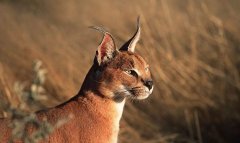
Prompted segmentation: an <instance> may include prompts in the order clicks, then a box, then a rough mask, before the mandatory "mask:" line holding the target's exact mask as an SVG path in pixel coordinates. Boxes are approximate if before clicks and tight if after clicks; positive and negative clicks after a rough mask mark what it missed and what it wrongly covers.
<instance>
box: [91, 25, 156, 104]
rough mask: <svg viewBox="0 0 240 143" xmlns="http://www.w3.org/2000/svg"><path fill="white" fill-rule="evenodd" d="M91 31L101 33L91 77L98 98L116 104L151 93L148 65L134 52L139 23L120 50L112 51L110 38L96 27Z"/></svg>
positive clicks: (145, 96)
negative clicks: (100, 96)
mask: <svg viewBox="0 0 240 143" xmlns="http://www.w3.org/2000/svg"><path fill="white" fill-rule="evenodd" d="M95 29H98V30H100V31H102V32H103V33H104V37H103V40H102V42H101V43H100V45H99V46H98V49H97V52H96V56H95V60H94V65H93V75H92V77H93V79H94V81H95V82H96V85H97V86H96V88H97V89H96V90H97V91H98V92H99V94H102V95H103V96H106V97H107V98H111V99H113V100H114V101H116V102H121V101H122V100H124V99H125V98H134V99H145V98H147V97H148V96H149V95H150V94H151V93H152V91H153V81H152V78H151V73H150V70H149V64H148V63H147V62H146V61H145V60H144V59H143V57H141V56H140V55H139V54H136V53H135V52H134V50H135V46H136V44H137V42H138V40H139V37H140V30H141V29H140V26H139V20H138V26H137V31H136V33H135V34H134V36H133V37H132V38H131V39H130V40H129V41H127V42H126V43H125V44H124V45H123V46H122V47H121V48H120V49H117V48H116V45H115V43H114V40H113V37H112V36H111V34H109V33H108V32H106V31H103V30H102V29H100V28H99V27H95Z"/></svg>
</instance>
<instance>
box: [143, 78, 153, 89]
mask: <svg viewBox="0 0 240 143" xmlns="http://www.w3.org/2000/svg"><path fill="white" fill-rule="evenodd" d="M144 85H145V86H147V88H148V89H149V90H151V89H152V87H153V81H152V80H147V81H145V82H144Z"/></svg>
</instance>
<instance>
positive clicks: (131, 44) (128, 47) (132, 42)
mask: <svg viewBox="0 0 240 143" xmlns="http://www.w3.org/2000/svg"><path fill="white" fill-rule="evenodd" d="M140 33H141V27H140V17H138V19H137V31H136V32H135V34H134V35H133V37H132V38H131V39H129V40H128V41H127V42H126V43H125V44H124V45H123V46H122V47H121V48H120V49H119V50H120V51H130V52H134V51H135V47H136V44H137V42H138V41H139V39H140Z"/></svg>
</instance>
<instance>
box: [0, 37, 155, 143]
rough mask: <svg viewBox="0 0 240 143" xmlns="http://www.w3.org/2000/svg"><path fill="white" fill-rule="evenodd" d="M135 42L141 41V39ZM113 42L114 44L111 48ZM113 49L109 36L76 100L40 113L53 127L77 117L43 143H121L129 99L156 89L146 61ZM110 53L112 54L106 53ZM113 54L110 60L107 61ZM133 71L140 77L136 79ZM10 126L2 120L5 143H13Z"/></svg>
mask: <svg viewBox="0 0 240 143" xmlns="http://www.w3.org/2000/svg"><path fill="white" fill-rule="evenodd" d="M105 34H106V33H105ZM135 35H137V34H135ZM138 35H139V34H138ZM105 36H106V35H105ZM109 38H110V40H109ZM133 39H139V37H138V38H133ZM109 41H110V42H111V44H108V42H109ZM134 42H137V41H134ZM106 43H107V44H106ZM108 46H110V47H108ZM113 46H115V45H114V42H113V41H111V37H109V35H108V37H107V40H106V41H104V39H103V42H102V44H101V45H100V47H99V49H98V51H99V52H101V55H99V54H97V55H96V56H98V57H97V60H96V58H95V62H94V64H93V66H92V68H91V69H90V71H89V72H88V74H87V76H86V78H85V80H84V82H83V85H82V87H81V90H80V91H79V93H78V94H77V95H76V96H75V97H73V98H72V99H70V100H69V101H67V102H65V103H63V104H61V105H59V106H57V107H54V108H51V109H47V110H43V111H39V112H37V113H36V114H37V117H38V118H39V119H40V120H41V119H43V118H46V119H47V120H48V122H50V123H52V124H55V123H56V122H57V121H58V120H59V119H61V118H65V117H67V116H68V115H69V114H72V115H73V118H71V119H70V121H68V122H67V123H66V124H64V125H63V126H61V127H59V128H58V129H56V130H55V131H54V132H53V133H52V134H50V135H49V137H48V138H47V139H45V140H44V141H41V142H50V143H66V142H71V143H116V142H117V136H118V131H119V121H120V118H121V116H122V111H123V107H124V104H125V99H126V98H136V99H144V98H147V97H148V95H149V94H151V92H152V87H151V88H149V90H148V89H147V87H146V85H145V81H149V80H151V75H150V72H149V70H148V65H147V63H146V62H145V61H144V59H143V58H142V57H141V56H139V55H138V54H135V53H133V52H132V49H131V51H118V50H116V49H115V47H113ZM104 48H105V49H104ZM107 48H112V49H111V50H108V49H107ZM106 49H107V50H106ZM108 51H110V53H105V52H108ZM109 54H110V57H111V59H110V60H108V57H107V56H108V55H109ZM101 56H105V57H101ZM98 63H99V64H98ZM131 69H132V70H134V71H136V73H137V74H138V75H137V76H136V75H134V74H135V73H132V72H131V71H130V70H131ZM9 122H10V121H9V120H8V119H1V120H0V133H1V135H2V136H3V138H2V140H1V141H0V142H1V143H5V142H7V141H8V140H9V137H10V133H11V129H9V128H8V127H7V125H8V123H9Z"/></svg>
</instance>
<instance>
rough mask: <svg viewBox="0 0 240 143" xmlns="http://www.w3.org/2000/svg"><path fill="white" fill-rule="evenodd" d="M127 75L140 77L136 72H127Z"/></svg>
mask: <svg viewBox="0 0 240 143" xmlns="http://www.w3.org/2000/svg"><path fill="white" fill-rule="evenodd" d="M125 73H127V74H129V75H131V76H135V77H138V74H137V72H136V71H135V70H125Z"/></svg>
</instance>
